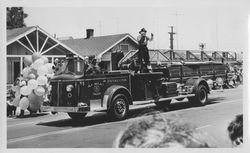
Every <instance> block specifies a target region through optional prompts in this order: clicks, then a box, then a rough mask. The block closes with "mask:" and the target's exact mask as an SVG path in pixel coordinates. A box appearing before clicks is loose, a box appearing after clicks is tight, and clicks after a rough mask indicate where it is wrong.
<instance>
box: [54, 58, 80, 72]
mask: <svg viewBox="0 0 250 153" xmlns="http://www.w3.org/2000/svg"><path fill="white" fill-rule="evenodd" d="M83 67H84V63H83V61H80V60H74V59H69V60H66V61H65V62H63V64H62V66H61V67H60V68H59V70H58V71H57V72H56V75H60V74H73V75H82V74H83V73H84V71H83Z"/></svg>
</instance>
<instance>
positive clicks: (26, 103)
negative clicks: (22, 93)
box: [19, 97, 30, 110]
mask: <svg viewBox="0 0 250 153" xmlns="http://www.w3.org/2000/svg"><path fill="white" fill-rule="evenodd" d="M29 103H30V102H29V99H28V98H27V97H23V98H22V99H21V100H20V103H19V107H20V109H22V110H25V109H27V108H28V107H29Z"/></svg>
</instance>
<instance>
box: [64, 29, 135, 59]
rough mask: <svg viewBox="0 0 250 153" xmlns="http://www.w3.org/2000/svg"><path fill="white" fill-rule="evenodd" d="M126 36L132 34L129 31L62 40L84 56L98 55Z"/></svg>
mask: <svg viewBox="0 0 250 153" xmlns="http://www.w3.org/2000/svg"><path fill="white" fill-rule="evenodd" d="M126 36H130V35H129V34H128V33H124V34H116V35H107V36H99V37H91V38H88V39H86V38H80V39H69V40H62V43H64V44H66V45H67V46H69V47H70V48H71V49H73V50H74V51H76V52H78V53H79V54H80V55H82V56H90V55H98V54H100V53H102V52H104V51H106V50H107V49H109V48H110V47H111V46H113V45H114V44H116V43H117V42H118V41H120V40H121V39H123V38H125V37H126Z"/></svg>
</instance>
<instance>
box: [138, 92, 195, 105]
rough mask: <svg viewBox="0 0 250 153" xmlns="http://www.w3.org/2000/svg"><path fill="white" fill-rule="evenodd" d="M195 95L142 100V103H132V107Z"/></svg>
mask: <svg viewBox="0 0 250 153" xmlns="http://www.w3.org/2000/svg"><path fill="white" fill-rule="evenodd" d="M193 96H195V94H188V95H180V96H175V97H168V98H160V99H159V100H158V101H156V100H154V99H151V100H144V101H133V105H145V104H151V103H155V102H162V101H166V100H172V99H179V98H187V97H193Z"/></svg>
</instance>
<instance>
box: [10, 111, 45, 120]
mask: <svg viewBox="0 0 250 153" xmlns="http://www.w3.org/2000/svg"><path fill="white" fill-rule="evenodd" d="M48 114H49V113H48V112H42V113H32V114H29V115H27V114H25V115H24V116H22V117H19V116H16V117H15V119H24V118H33V117H39V116H45V115H48Z"/></svg>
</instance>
